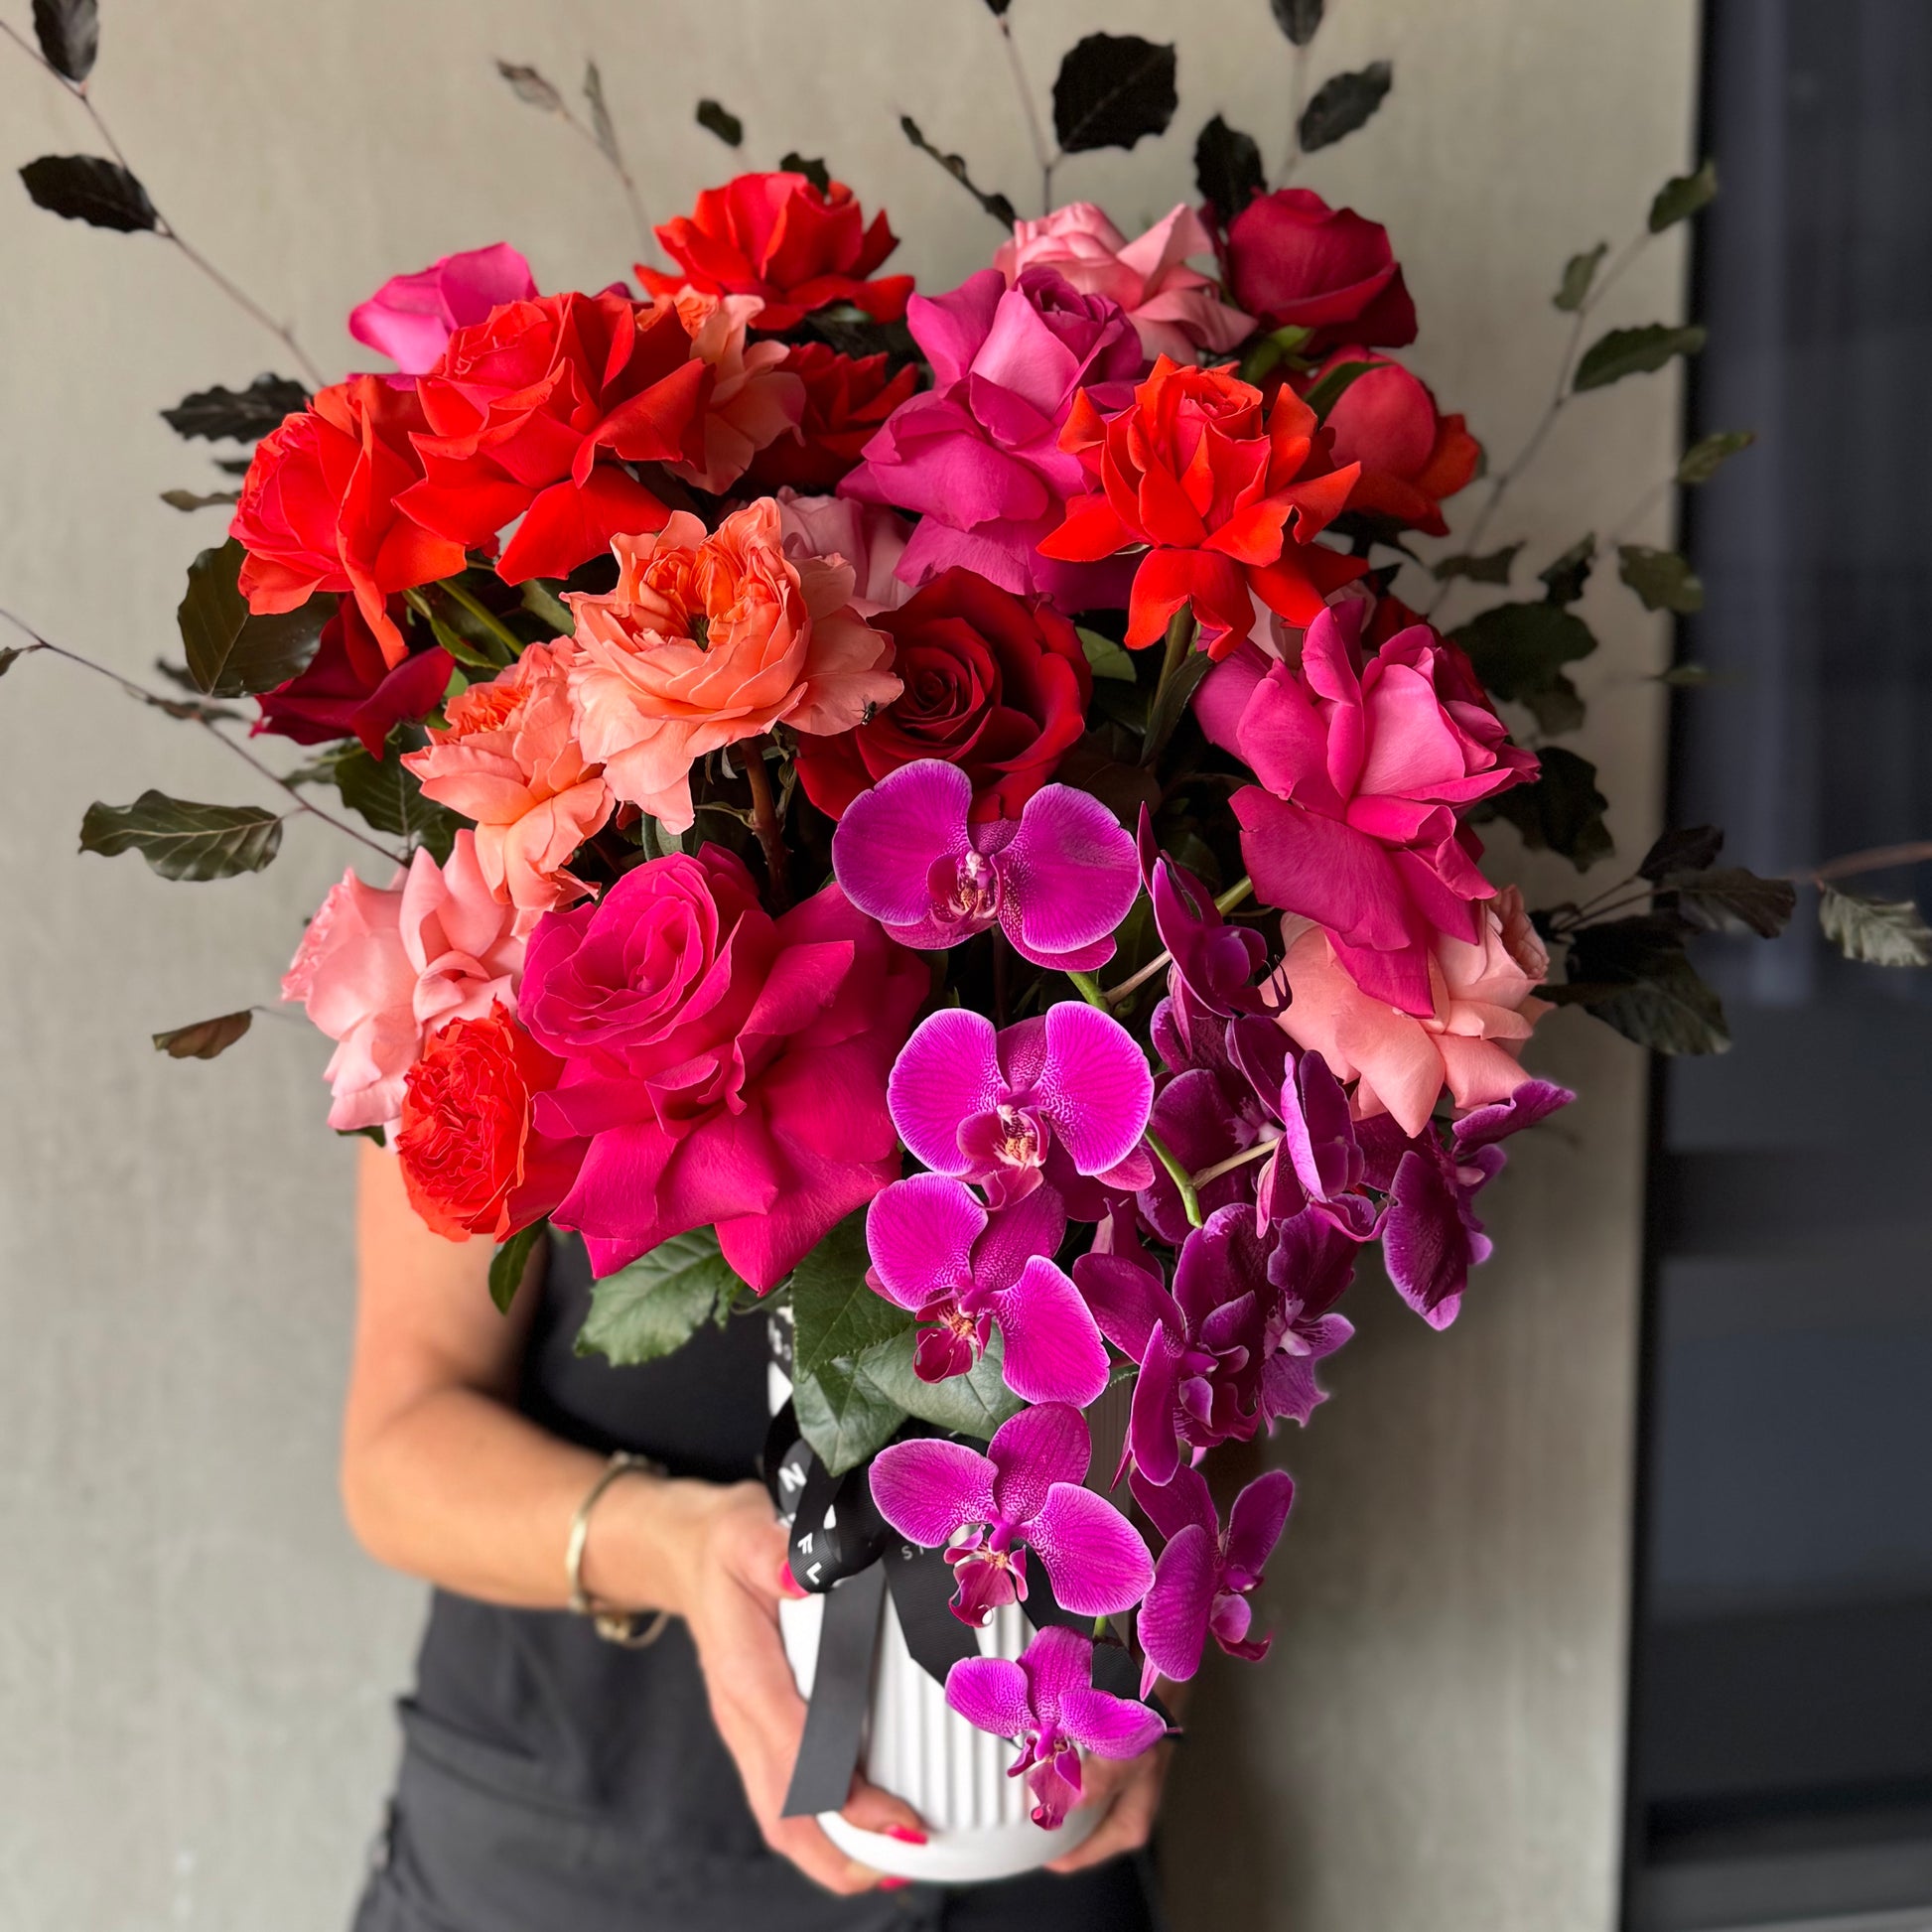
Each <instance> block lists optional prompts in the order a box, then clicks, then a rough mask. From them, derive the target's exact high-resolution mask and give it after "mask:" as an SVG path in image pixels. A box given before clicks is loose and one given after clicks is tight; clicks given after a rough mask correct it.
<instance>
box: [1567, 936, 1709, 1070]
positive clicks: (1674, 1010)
mask: <svg viewBox="0 0 1932 1932" xmlns="http://www.w3.org/2000/svg"><path fill="white" fill-rule="evenodd" d="M1685 931H1686V927H1685V924H1684V922H1683V921H1682V920H1681V919H1679V918H1677V917H1675V916H1674V915H1672V914H1671V913H1668V912H1642V913H1638V914H1636V915H1635V916H1634V917H1631V918H1627V919H1607V920H1605V921H1604V922H1603V923H1602V924H1601V925H1587V926H1584V927H1583V928H1582V929H1581V930H1580V931H1578V932H1577V933H1576V934H1575V935H1574V936H1573V938H1572V940H1571V943H1570V959H1569V979H1568V981H1567V982H1566V984H1564V985H1562V986H1554V987H1545V988H1544V992H1545V994H1546V995H1547V996H1548V997H1549V998H1550V999H1552V1000H1555V1001H1556V1002H1557V1003H1558V1004H1559V1005H1560V1006H1581V1007H1584V1008H1585V1009H1587V1011H1588V1012H1589V1013H1591V1014H1593V1015H1594V1016H1595V1017H1596V1018H1597V1019H1598V1020H1601V1021H1602V1022H1603V1023H1604V1024H1605V1025H1606V1026H1609V1027H1614V1028H1615V1029H1616V1031H1617V1032H1618V1033H1620V1034H1621V1035H1623V1036H1624V1037H1625V1038H1626V1039H1633V1040H1635V1041H1636V1043H1637V1044H1638V1045H1639V1046H1647V1047H1649V1048H1650V1049H1651V1050H1652V1051H1653V1052H1658V1053H1723V1052H1727V1051H1728V1050H1729V1047H1730V1033H1729V1029H1728V1027H1727V1026H1726V1024H1725V1010H1724V1003H1723V1002H1722V1001H1721V1000H1720V999H1719V998H1718V996H1717V994H1716V993H1715V992H1713V991H1712V989H1711V988H1710V987H1709V986H1707V985H1706V984H1705V982H1704V980H1703V979H1702V978H1701V977H1700V976H1699V974H1698V971H1697V968H1696V967H1695V966H1693V965H1692V964H1691V961H1690V958H1689V956H1688V955H1687V954H1686V953H1685V951H1684V936H1685Z"/></svg>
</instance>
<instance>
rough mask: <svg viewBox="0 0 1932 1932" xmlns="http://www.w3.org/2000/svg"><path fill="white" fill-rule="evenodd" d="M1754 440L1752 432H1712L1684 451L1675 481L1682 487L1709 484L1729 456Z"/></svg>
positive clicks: (1726, 430) (1738, 430) (1728, 430)
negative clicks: (1683, 484) (1682, 485)
mask: <svg viewBox="0 0 1932 1932" xmlns="http://www.w3.org/2000/svg"><path fill="white" fill-rule="evenodd" d="M1756 441H1757V432H1756V431H1755V430H1751V429H1720V430H1714V431H1713V432H1712V433H1711V434H1710V435H1709V436H1706V437H1703V438H1701V439H1700V440H1699V441H1698V442H1696V443H1693V444H1692V445H1691V447H1690V448H1689V449H1688V450H1686V451H1685V452H1684V455H1683V458H1682V460H1681V461H1680V462H1679V463H1678V466H1677V481H1678V482H1679V483H1685V484H1694V483H1709V482H1710V481H1711V479H1712V478H1713V477H1715V476H1716V475H1717V474H1718V472H1719V471H1720V470H1722V469H1723V468H1724V466H1725V464H1726V463H1728V462H1729V461H1730V459H1731V458H1732V457H1734V456H1735V455H1736V454H1737V453H1738V452H1739V451H1740V450H1748V449H1749V448H1750V446H1751V445H1752V444H1753V443H1755V442H1756Z"/></svg>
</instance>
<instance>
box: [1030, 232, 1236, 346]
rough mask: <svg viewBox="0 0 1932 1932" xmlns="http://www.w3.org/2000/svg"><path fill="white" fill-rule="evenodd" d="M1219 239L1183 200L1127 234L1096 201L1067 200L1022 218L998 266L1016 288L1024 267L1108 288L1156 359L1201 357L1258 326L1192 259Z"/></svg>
mask: <svg viewBox="0 0 1932 1932" xmlns="http://www.w3.org/2000/svg"><path fill="white" fill-rule="evenodd" d="M1213 252H1214V243H1213V239H1212V238H1211V237H1210V236H1209V234H1208V232H1207V230H1206V229H1205V228H1204V227H1203V226H1202V225H1201V219H1200V216H1199V215H1197V214H1196V213H1195V212H1194V211H1193V209H1192V208H1190V207H1188V206H1187V205H1186V203H1184V202H1182V203H1181V204H1179V205H1178V206H1177V207H1174V208H1173V211H1172V212H1170V213H1168V214H1166V215H1164V216H1163V217H1162V218H1161V219H1160V220H1159V221H1157V222H1156V223H1155V224H1154V226H1153V227H1151V228H1150V229H1148V231H1147V233H1146V234H1144V235H1142V236H1140V237H1139V239H1137V240H1134V241H1129V240H1128V239H1127V237H1126V236H1125V235H1124V234H1122V233H1121V231H1120V230H1119V229H1118V228H1117V227H1115V226H1114V224H1113V223H1112V222H1111V221H1109V220H1108V219H1107V217H1106V215H1104V214H1103V213H1102V212H1101V211H1100V209H1098V208H1097V207H1094V205H1093V204H1092V203H1091V202H1069V203H1068V204H1067V205H1066V207H1056V208H1055V209H1054V210H1053V211H1052V213H1050V214H1048V215H1045V216H1044V217H1042V218H1041V219H1040V220H1037V221H1016V222H1015V223H1014V226H1013V238H1012V239H1011V240H1010V241H1005V242H1002V243H1001V245H1000V249H999V252H998V253H997V254H996V255H995V256H994V257H993V266H994V267H995V268H997V269H998V270H999V271H1000V273H1001V274H1002V275H1004V276H1005V277H1006V278H1007V286H1008V287H1009V288H1011V287H1012V286H1013V285H1014V283H1015V282H1017V281H1018V280H1019V279H1020V271H1021V270H1022V269H1026V268H1051V269H1056V270H1057V271H1058V272H1059V273H1060V274H1061V275H1063V276H1064V277H1065V278H1066V279H1067V280H1068V281H1069V282H1071V283H1072V284H1073V286H1074V287H1075V288H1076V289H1078V290H1080V292H1081V293H1082V294H1083V295H1104V296H1105V297H1106V298H1107V299H1108V300H1109V301H1110V302H1118V303H1119V304H1120V306H1121V307H1122V308H1123V309H1125V310H1126V311H1127V315H1128V320H1129V321H1131V322H1132V323H1133V325H1134V327H1135V328H1136V329H1137V330H1138V331H1139V332H1140V337H1141V346H1142V348H1144V349H1145V350H1146V351H1147V354H1148V356H1149V358H1150V360H1151V359H1152V358H1153V357H1154V356H1156V355H1172V356H1173V358H1174V360H1175V361H1176V362H1195V361H1199V360H1200V359H1201V355H1202V351H1203V350H1205V351H1206V352H1207V353H1208V354H1210V355H1224V354H1225V353H1226V352H1227V351H1228V350H1229V349H1231V348H1232V347H1234V345H1236V344H1237V343H1239V342H1243V341H1245V340H1246V339H1247V338H1248V337H1249V336H1251V335H1252V334H1253V333H1254V326H1255V324H1254V318H1253V317H1252V316H1247V315H1243V314H1242V312H1241V311H1240V310H1239V309H1237V308H1235V307H1233V306H1232V304H1230V303H1227V302H1224V301H1222V299H1221V290H1220V286H1219V284H1218V283H1216V282H1215V280H1214V279H1213V277H1212V276H1209V275H1203V274H1202V273H1201V272H1200V271H1199V270H1198V269H1195V268H1189V267H1188V266H1187V258H1188V256H1190V255H1211V254H1212V253H1213Z"/></svg>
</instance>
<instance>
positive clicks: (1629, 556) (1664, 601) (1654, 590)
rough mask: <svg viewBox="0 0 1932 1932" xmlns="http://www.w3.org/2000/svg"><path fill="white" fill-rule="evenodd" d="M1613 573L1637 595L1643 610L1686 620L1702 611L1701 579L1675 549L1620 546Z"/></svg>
mask: <svg viewBox="0 0 1932 1932" xmlns="http://www.w3.org/2000/svg"><path fill="white" fill-rule="evenodd" d="M1616 574H1617V575H1618V576H1619V577H1620V578H1622V579H1623V581H1624V582H1625V583H1626V584H1628V585H1629V586H1630V588H1631V589H1632V590H1633V591H1635V592H1636V594H1637V596H1638V597H1639V598H1640V599H1641V600H1642V603H1643V608H1644V609H1645V610H1646V611H1675V612H1676V613H1677V614H1678V615H1679V616H1681V617H1689V616H1690V614H1691V613H1692V612H1693V611H1702V610H1703V609H1704V583H1703V580H1702V579H1701V578H1700V577H1699V576H1698V575H1697V573H1696V572H1695V571H1693V570H1692V568H1691V566H1690V565H1689V564H1688V563H1686V562H1685V560H1684V559H1683V558H1682V557H1680V556H1679V555H1678V554H1677V552H1676V551H1675V550H1651V549H1649V548H1647V547H1646V546H1645V545H1643V544H1641V543H1620V544H1618V545H1617V547H1616Z"/></svg>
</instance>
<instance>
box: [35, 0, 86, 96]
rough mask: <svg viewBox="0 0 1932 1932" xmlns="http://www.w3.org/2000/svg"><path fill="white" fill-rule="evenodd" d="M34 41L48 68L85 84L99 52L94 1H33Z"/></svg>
mask: <svg viewBox="0 0 1932 1932" xmlns="http://www.w3.org/2000/svg"><path fill="white" fill-rule="evenodd" d="M34 38H35V39H36V40H38V41H39V42H40V44H41V52H42V53H43V54H45V55H46V56H47V64H48V66H49V67H51V68H54V69H58V70H59V71H60V72H62V73H64V74H66V75H67V77H68V78H69V80H84V79H86V77H87V76H88V74H90V73H91V72H92V71H93V69H94V59H95V57H96V56H97V55H98V54H99V52H100V9H99V7H98V6H97V5H96V4H95V0H34Z"/></svg>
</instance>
